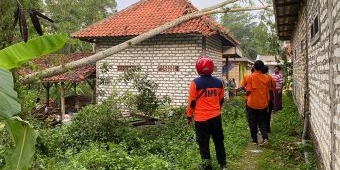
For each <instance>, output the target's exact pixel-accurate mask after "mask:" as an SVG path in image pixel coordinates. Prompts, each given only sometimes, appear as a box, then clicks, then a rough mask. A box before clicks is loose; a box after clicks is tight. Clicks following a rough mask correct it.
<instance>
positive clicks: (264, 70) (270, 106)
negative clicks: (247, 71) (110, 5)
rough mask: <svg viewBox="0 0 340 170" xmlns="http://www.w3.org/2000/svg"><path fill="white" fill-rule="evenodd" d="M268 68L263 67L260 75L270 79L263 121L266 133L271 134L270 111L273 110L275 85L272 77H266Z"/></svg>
mask: <svg viewBox="0 0 340 170" xmlns="http://www.w3.org/2000/svg"><path fill="white" fill-rule="evenodd" d="M268 70H269V67H268V66H264V67H263V68H262V73H263V74H264V75H266V76H267V77H268V78H269V79H270V88H269V91H268V93H269V98H268V110H267V114H266V116H265V121H266V130H267V133H271V128H270V120H271V118H272V117H271V115H272V110H273V109H274V101H275V96H274V90H275V89H276V83H275V80H274V79H273V77H272V76H270V75H268Z"/></svg>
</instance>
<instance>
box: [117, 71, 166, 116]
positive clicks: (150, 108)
mask: <svg viewBox="0 0 340 170" xmlns="http://www.w3.org/2000/svg"><path fill="white" fill-rule="evenodd" d="M119 80H121V81H123V82H124V83H125V84H126V85H128V83H131V84H132V87H133V88H134V89H136V90H137V94H136V95H133V96H131V94H132V93H127V94H129V95H130V99H131V100H133V102H132V103H134V106H135V107H136V108H137V110H138V111H140V112H143V113H144V114H145V115H149V116H154V115H155V111H156V109H157V108H158V107H159V106H160V105H162V104H164V103H168V102H169V98H166V97H164V98H163V100H162V99H159V98H158V97H157V95H156V91H157V88H158V84H156V83H155V82H153V81H152V80H150V79H148V75H147V74H143V73H141V72H140V70H139V69H130V70H128V71H126V72H124V74H123V75H122V76H121V78H120V79H119ZM132 106H133V105H132ZM130 110H134V108H132V107H130Z"/></svg>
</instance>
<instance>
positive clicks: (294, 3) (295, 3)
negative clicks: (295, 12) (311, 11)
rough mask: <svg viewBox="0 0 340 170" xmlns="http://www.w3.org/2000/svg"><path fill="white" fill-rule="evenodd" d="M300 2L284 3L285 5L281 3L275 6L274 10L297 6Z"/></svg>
mask: <svg viewBox="0 0 340 170" xmlns="http://www.w3.org/2000/svg"><path fill="white" fill-rule="evenodd" d="M300 3H301V1H296V2H285V3H281V4H275V7H276V8H279V7H287V6H297V5H300Z"/></svg>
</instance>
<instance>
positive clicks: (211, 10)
mask: <svg viewBox="0 0 340 170" xmlns="http://www.w3.org/2000/svg"><path fill="white" fill-rule="evenodd" d="M236 1H238V0H226V1H224V2H221V3H219V4H217V5H213V6H211V7H208V8H204V9H202V10H200V11H195V12H193V13H190V14H187V15H184V16H182V17H179V18H177V19H175V20H173V21H171V22H168V23H166V24H164V25H162V26H159V27H157V28H154V29H152V30H150V31H148V32H146V33H143V34H141V35H139V36H136V37H134V38H132V39H130V40H128V41H125V42H123V43H121V44H118V45H116V46H113V47H111V48H108V49H106V50H105V51H101V52H98V53H96V54H94V55H91V56H89V57H86V58H82V59H80V60H77V61H73V62H70V63H66V64H65V65H60V66H55V67H51V68H48V69H45V70H42V71H39V72H35V73H32V74H29V75H26V76H24V77H22V78H20V79H19V82H20V83H23V84H27V83H30V82H33V81H34V80H36V79H42V78H45V77H50V76H54V75H58V74H61V73H65V72H67V71H69V70H73V69H76V68H79V67H82V66H85V65H88V64H92V63H95V62H97V61H99V60H102V59H104V58H107V57H109V56H111V55H112V54H116V53H118V52H120V51H122V50H124V49H126V48H129V47H131V46H133V45H136V44H139V43H140V42H142V41H144V40H146V39H149V38H151V37H153V36H155V35H158V34H160V33H162V32H164V31H166V30H168V29H170V28H173V27H175V26H177V25H179V24H180V23H182V22H185V21H188V20H190V19H193V18H197V17H200V16H203V15H209V14H215V13H226V12H238V11H250V10H260V9H266V10H268V9H269V7H270V6H262V7H248V8H233V9H230V8H223V7H224V6H225V5H228V4H230V3H234V2H236Z"/></svg>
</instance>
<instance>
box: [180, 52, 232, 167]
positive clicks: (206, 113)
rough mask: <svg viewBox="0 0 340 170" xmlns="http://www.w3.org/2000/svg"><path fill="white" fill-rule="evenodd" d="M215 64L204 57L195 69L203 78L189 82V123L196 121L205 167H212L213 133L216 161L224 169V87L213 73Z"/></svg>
mask: <svg viewBox="0 0 340 170" xmlns="http://www.w3.org/2000/svg"><path fill="white" fill-rule="evenodd" d="M213 69H214V63H213V61H212V60H211V59H210V58H207V57H201V58H200V59H198V60H197V62H196V70H197V73H198V74H199V75H200V77H198V78H196V79H194V80H193V81H192V82H191V84H190V90H189V97H188V108H187V113H186V115H187V124H188V125H190V124H191V122H192V118H193V117H194V120H195V131H196V139H197V143H198V145H199V150H200V154H201V158H202V162H203V164H202V165H203V169H205V170H210V169H212V167H211V156H210V150H209V141H210V137H211V136H212V139H213V142H214V144H215V151H216V157H217V161H218V163H219V165H220V167H221V169H226V152H225V148H224V143H223V141H224V135H223V130H222V118H221V109H222V105H223V102H224V87H223V83H222V81H221V80H220V79H218V78H215V77H213V76H212V75H211V74H212V72H213Z"/></svg>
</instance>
